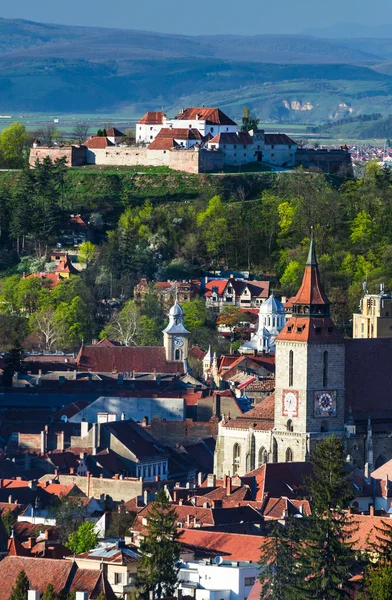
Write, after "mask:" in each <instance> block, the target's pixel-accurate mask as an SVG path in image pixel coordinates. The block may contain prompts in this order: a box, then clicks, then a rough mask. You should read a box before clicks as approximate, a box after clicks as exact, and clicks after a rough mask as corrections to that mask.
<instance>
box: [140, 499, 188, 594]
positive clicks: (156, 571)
mask: <svg viewBox="0 0 392 600" xmlns="http://www.w3.org/2000/svg"><path fill="white" fill-rule="evenodd" d="M176 520H177V516H176V511H175V509H174V508H172V507H171V506H170V502H169V499H168V498H167V496H166V494H165V492H164V490H159V491H158V493H157V495H156V498H155V500H154V502H152V504H151V508H150V512H149V515H148V523H147V526H146V527H147V534H146V536H145V537H144V539H143V541H142V543H141V545H140V551H141V554H142V557H141V560H140V562H139V568H138V574H137V585H138V587H140V588H142V589H143V590H144V591H145V592H152V593H153V597H154V598H162V597H163V596H172V595H173V592H174V590H175V588H176V584H177V577H178V566H177V563H178V561H179V558H180V544H179V542H178V541H177V535H178V534H177V530H176Z"/></svg>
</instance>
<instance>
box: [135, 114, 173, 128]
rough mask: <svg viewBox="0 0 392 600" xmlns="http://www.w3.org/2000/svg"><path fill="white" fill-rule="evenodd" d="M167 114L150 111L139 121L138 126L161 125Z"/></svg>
mask: <svg viewBox="0 0 392 600" xmlns="http://www.w3.org/2000/svg"><path fill="white" fill-rule="evenodd" d="M165 116H166V115H165V113H163V112H161V111H155V112H154V111H148V112H146V114H145V115H144V116H143V117H142V118H141V119H139V121H138V122H137V123H136V124H137V125H161V124H162V123H163V119H164V118H165Z"/></svg>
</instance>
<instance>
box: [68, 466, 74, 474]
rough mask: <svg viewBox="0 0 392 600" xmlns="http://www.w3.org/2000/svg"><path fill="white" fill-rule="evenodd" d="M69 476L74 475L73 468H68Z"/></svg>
mask: <svg viewBox="0 0 392 600" xmlns="http://www.w3.org/2000/svg"><path fill="white" fill-rule="evenodd" d="M69 474H70V475H75V469H74V467H69Z"/></svg>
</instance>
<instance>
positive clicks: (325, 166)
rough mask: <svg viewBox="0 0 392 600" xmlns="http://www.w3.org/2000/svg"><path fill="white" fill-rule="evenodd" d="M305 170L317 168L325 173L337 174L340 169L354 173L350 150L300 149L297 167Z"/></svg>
mask: <svg viewBox="0 0 392 600" xmlns="http://www.w3.org/2000/svg"><path fill="white" fill-rule="evenodd" d="M300 165H301V166H302V167H304V169H309V168H317V169H321V171H324V173H331V174H334V173H337V172H338V171H339V170H340V169H347V170H348V171H349V172H352V163H351V154H350V153H349V152H348V150H322V149H319V150H315V149H311V148H309V149H307V148H298V150H297V153H296V166H300Z"/></svg>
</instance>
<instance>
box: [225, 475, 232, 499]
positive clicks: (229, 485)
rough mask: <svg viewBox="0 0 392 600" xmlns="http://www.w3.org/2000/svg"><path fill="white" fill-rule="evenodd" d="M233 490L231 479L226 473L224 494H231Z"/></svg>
mask: <svg viewBox="0 0 392 600" xmlns="http://www.w3.org/2000/svg"><path fill="white" fill-rule="evenodd" d="M232 491H233V486H232V479H231V477H230V475H226V495H227V496H231V494H232Z"/></svg>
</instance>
